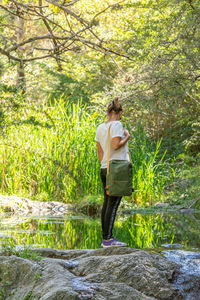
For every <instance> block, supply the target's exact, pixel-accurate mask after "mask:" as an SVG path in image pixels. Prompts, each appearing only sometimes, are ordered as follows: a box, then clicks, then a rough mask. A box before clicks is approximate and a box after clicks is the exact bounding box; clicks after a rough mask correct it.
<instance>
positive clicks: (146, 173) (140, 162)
mask: <svg viewBox="0 0 200 300" xmlns="http://www.w3.org/2000/svg"><path fill="white" fill-rule="evenodd" d="M16 103H18V102H16ZM6 120H7V127H9V130H8V131H7V135H5V136H4V137H3V139H2V143H1V144H0V147H1V152H0V159H1V161H2V162H3V164H2V166H1V167H0V185H1V191H2V192H7V193H9V194H12V193H16V192H17V193H19V194H21V195H27V194H28V196H29V197H30V196H32V197H34V198H37V199H41V200H50V199H58V200H59V201H72V199H76V198H80V197H82V198H84V196H85V195H98V194H100V193H102V184H101V181H100V175H99V173H100V172H99V168H100V164H99V162H98V159H97V151H96V142H95V132H96V128H97V125H98V123H99V122H102V118H101V117H100V116H99V115H98V114H97V113H91V112H89V110H88V109H87V107H86V106H83V105H81V104H80V103H77V104H70V103H69V102H67V101H66V100H65V101H64V99H62V98H61V99H60V100H59V101H57V100H54V106H47V105H46V106H43V107H42V108H41V109H40V110H39V109H38V108H34V107H33V106H27V105H26V104H25V103H22V102H21V103H20V104H19V106H18V107H17V114H15V116H14V115H13V114H12V112H11V114H7V115H6ZM16 125H17V126H16ZM134 135H135V142H134V144H133V145H132V146H133V150H132V151H131V153H132V159H133V162H134V188H135V193H134V199H135V200H136V201H137V202H138V204H141V205H142V204H152V203H153V202H154V201H156V199H160V198H161V195H162V190H163V189H164V186H165V183H166V177H165V175H163V169H165V164H164V163H163V158H164V156H163V157H161V158H160V159H159V158H158V154H159V147H160V142H159V143H158V144H157V145H155V146H153V144H152V145H151V143H150V140H149V139H148V138H147V137H146V135H145V133H144V132H143V130H142V128H141V126H140V127H139V126H138V128H137V129H136V130H135V132H134ZM90 198H91V201H89V202H96V200H93V196H91V197H90ZM94 199H97V198H95V197H94ZM89 202H88V205H89ZM83 206H84V205H83ZM92 206H93V205H92V204H91V205H89V207H90V208H91V207H92Z"/></svg>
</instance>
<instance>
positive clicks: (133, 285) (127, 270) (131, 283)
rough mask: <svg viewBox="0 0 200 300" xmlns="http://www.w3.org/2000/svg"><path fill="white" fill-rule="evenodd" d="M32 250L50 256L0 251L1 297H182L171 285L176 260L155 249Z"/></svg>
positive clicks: (103, 299) (45, 299)
mask: <svg viewBox="0 0 200 300" xmlns="http://www.w3.org/2000/svg"><path fill="white" fill-rule="evenodd" d="M34 251H35V252H38V253H39V255H44V256H48V258H45V257H44V258H43V259H41V260H37V261H32V260H30V259H24V258H19V257H16V256H10V257H8V256H0V291H1V289H4V291H5V299H9V300H16V299H23V300H24V299H34V300H38V299H41V300H61V299H62V300H68V299H70V300H73V299H94V300H108V299H109V300H110V299H111V300H112V299H113V300H114V299H116V300H120V299H122V300H129V299H130V300H131V299H133V300H134V299H135V300H139V299H142V300H155V299H162V300H173V299H174V300H175V299H176V300H177V299H182V298H180V294H179V292H178V289H177V288H175V287H174V286H173V278H174V275H175V273H176V272H177V270H178V269H179V267H178V265H177V264H176V263H174V262H170V261H168V260H167V259H166V258H165V257H164V256H162V255H159V254H155V253H151V252H147V251H141V250H137V249H131V248H120V247H118V248H107V249H97V250H86V249H85V250H53V249H35V250H34ZM28 297H30V298H28ZM31 297H32V298H31Z"/></svg>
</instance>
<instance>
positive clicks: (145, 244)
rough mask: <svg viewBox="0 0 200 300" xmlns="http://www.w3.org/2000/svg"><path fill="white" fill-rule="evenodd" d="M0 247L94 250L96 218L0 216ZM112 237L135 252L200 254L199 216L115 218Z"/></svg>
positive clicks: (97, 244) (98, 225)
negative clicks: (7, 242) (158, 250)
mask: <svg viewBox="0 0 200 300" xmlns="http://www.w3.org/2000/svg"><path fill="white" fill-rule="evenodd" d="M0 217H1V219H0V244H2V243H3V242H4V240H5V238H7V239H8V240H10V241H11V242H12V243H15V244H16V245H31V246H34V247H47V248H54V249H95V248H99V247H100V245H101V240H102V237H101V223H100V219H99V218H89V217H87V216H83V215H80V216H73V215H63V216H50V215H49V216H42V217H41V216H38V217H31V216H30V217H29V216H26V217H22V216H15V215H8V214H7V215H1V216H0ZM114 235H115V237H116V238H119V239H120V240H122V241H125V242H127V244H128V246H129V247H133V248H139V249H148V248H149V249H152V248H154V249H155V248H161V249H165V250H167V249H168V248H181V249H183V250H194V251H199V250H200V213H159V214H158V213H157V214H156V213H154V214H137V213H135V214H132V215H125V214H118V216H117V219H116V222H115V227H114Z"/></svg>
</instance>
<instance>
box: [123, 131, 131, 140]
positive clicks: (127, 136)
mask: <svg viewBox="0 0 200 300" xmlns="http://www.w3.org/2000/svg"><path fill="white" fill-rule="evenodd" d="M124 135H125V137H126V139H127V141H128V140H129V139H130V134H129V132H128V130H127V129H124Z"/></svg>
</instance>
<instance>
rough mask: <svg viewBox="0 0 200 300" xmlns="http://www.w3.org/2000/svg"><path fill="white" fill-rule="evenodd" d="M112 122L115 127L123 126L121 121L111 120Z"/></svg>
mask: <svg viewBox="0 0 200 300" xmlns="http://www.w3.org/2000/svg"><path fill="white" fill-rule="evenodd" d="M112 124H113V125H114V126H116V127H123V125H122V123H121V122H120V121H118V120H117V121H113V122H112Z"/></svg>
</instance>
